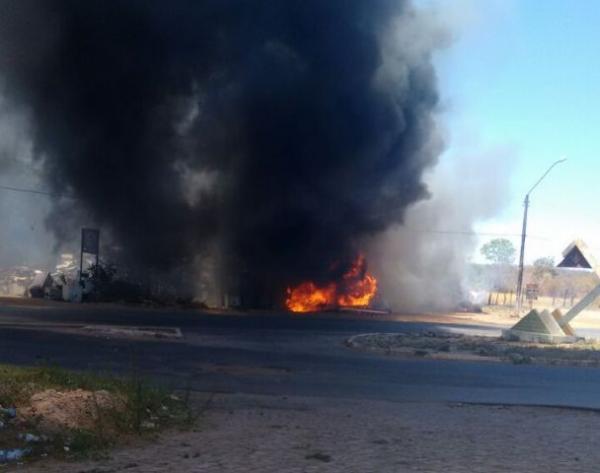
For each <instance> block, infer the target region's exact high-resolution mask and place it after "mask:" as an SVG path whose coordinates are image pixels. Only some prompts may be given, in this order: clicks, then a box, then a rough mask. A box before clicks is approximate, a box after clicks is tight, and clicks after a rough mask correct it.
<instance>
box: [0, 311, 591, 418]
mask: <svg viewBox="0 0 600 473" xmlns="http://www.w3.org/2000/svg"><path fill="white" fill-rule="evenodd" d="M89 324H93V325H107V324H108V325H111V324H112V325H127V326H155V327H179V328H180V329H181V331H182V333H183V338H181V339H175V340H174V339H139V338H138V339H132V338H118V337H116V338H115V337H110V338H109V337H105V336H99V335H98V334H89V333H85V332H83V331H81V330H79V329H78V328H77V327H80V326H82V325H89ZM473 328H474V327H472V326H469V327H467V326H450V325H436V324H423V323H418V324H417V323H414V324H413V323H402V322H388V321H385V322H382V321H374V320H355V319H347V318H344V317H342V316H337V315H334V316H327V317H323V316H319V317H313V316H290V315H287V314H269V315H241V316H234V315H214V314H212V315H211V314H203V313H201V312H198V311H183V310H132V309H125V308H119V307H114V308H102V309H97V308H94V306H81V307H65V308H63V307H39V308H33V307H12V306H0V362H10V363H18V364H23V365H31V364H40V363H47V364H56V365H60V366H64V367H67V368H74V369H91V370H95V371H101V372H115V373H119V374H132V373H134V374H141V375H143V376H145V377H149V378H152V379H154V380H156V381H158V382H160V383H164V384H166V385H168V386H169V387H174V388H180V389H191V390H199V391H209V392H242V393H256V394H269V395H277V396H289V395H300V396H319V397H340V398H360V399H382V400H392V401H404V402H407V401H408V402H410V401H444V402H446V401H453V402H474V403H506V404H524V405H551V406H571V407H583V408H594V409H597V408H600V370H598V369H593V368H572V367H550V366H536V365H511V364H501V363H493V362H489V363H475V362H459V361H433V360H420V359H411V360H403V359H397V358H391V357H385V356H378V355H373V354H366V353H359V352H355V351H352V350H349V349H347V348H346V347H345V346H344V344H343V343H344V340H346V339H347V338H348V337H350V336H352V335H355V334H358V333H369V332H408V331H414V330H473ZM475 329H478V330H480V331H483V332H487V333H490V334H491V333H496V332H497V329H496V330H494V329H492V328H491V327H485V326H480V327H475Z"/></svg>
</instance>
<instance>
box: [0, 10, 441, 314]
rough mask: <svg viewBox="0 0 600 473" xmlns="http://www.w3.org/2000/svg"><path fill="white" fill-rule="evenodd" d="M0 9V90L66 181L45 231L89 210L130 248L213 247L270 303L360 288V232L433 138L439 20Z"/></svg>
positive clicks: (203, 253) (72, 222)
mask: <svg viewBox="0 0 600 473" xmlns="http://www.w3.org/2000/svg"><path fill="white" fill-rule="evenodd" d="M2 10H3V11H2V15H0V81H1V83H2V93H3V94H4V96H5V97H4V98H5V100H6V101H7V103H10V104H11V105H12V106H14V107H16V108H20V109H24V110H27V114H28V117H29V121H30V123H29V128H30V131H31V139H32V141H33V146H32V148H33V149H34V150H35V151H36V153H37V155H38V158H39V162H40V163H41V166H42V168H43V172H44V175H45V176H46V179H47V186H48V187H49V188H50V190H51V191H52V192H53V193H55V194H58V195H62V194H64V190H65V189H68V194H69V196H70V198H61V197H57V198H56V199H55V207H54V211H53V212H54V213H53V215H51V216H50V218H49V219H48V222H49V225H50V227H51V228H52V230H53V231H54V233H55V234H56V236H57V238H58V240H59V241H64V240H65V238H66V235H73V234H76V232H77V231H78V228H79V227H80V226H82V224H88V223H94V225H95V226H98V227H101V228H103V229H105V231H106V234H107V235H110V236H111V238H112V240H113V242H114V243H115V245H118V246H119V247H120V248H123V251H122V253H121V254H122V255H123V259H129V260H130V261H123V262H124V263H125V264H127V265H129V264H131V265H135V266H136V267H139V268H148V269H151V270H160V271H164V272H165V274H167V273H168V272H169V271H173V270H174V268H179V267H191V266H194V265H196V266H200V268H197V269H198V272H202V271H206V267H207V265H208V263H207V262H206V261H208V260H210V261H211V262H215V261H216V262H217V263H216V264H215V265H214V266H215V270H214V272H213V277H214V279H215V281H216V282H215V284H213V287H218V286H221V287H222V286H224V285H226V284H225V283H224V282H223V281H224V280H226V279H227V275H229V274H231V273H239V274H242V273H243V274H245V275H246V276H245V279H246V280H248V281H250V283H251V284H252V292H254V293H260V294H262V295H265V296H266V297H262V296H261V297H256V298H255V299H256V300H261V301H264V300H270V301H271V303H272V304H271V305H273V304H276V303H277V302H283V299H285V298H286V294H287V299H288V301H289V302H288V305H290V304H291V305H292V306H295V304H296V302H294V301H296V300H297V299H299V298H300V299H301V298H302V297H301V296H300V295H301V294H305V293H308V294H309V299H310V298H312V299H314V302H309V303H307V304H308V305H307V306H303V305H302V304H304V303H301V305H300V307H301V308H303V307H314V306H329V305H334V306H337V305H364V304H368V303H369V301H370V300H371V298H372V297H373V296H372V294H374V292H375V290H376V281H375V278H374V277H373V276H372V275H371V274H369V273H368V272H367V271H366V266H365V264H366V263H365V262H364V258H360V259H359V264H358V266H355V267H357V268H358V269H356V271H358V272H357V273H356V274H355V273H354V272H353V271H355V270H354V269H352V268H354V267H353V266H352V262H353V260H354V259H355V257H356V255H357V254H359V253H360V252H361V250H365V248H364V247H363V245H362V243H361V242H362V241H363V240H364V239H365V238H367V237H370V236H373V235H375V234H377V233H378V232H382V231H384V230H385V229H386V228H389V227H390V226H392V225H395V224H399V223H402V222H403V219H404V215H405V210H406V208H407V207H408V206H409V205H411V204H412V203H414V202H416V201H418V200H420V199H424V198H427V196H428V193H427V190H426V188H425V186H424V184H423V183H422V174H423V172H424V171H425V170H426V169H428V168H429V167H431V166H432V165H433V164H435V162H436V160H437V156H438V155H439V152H440V150H441V144H440V142H439V138H438V136H437V132H436V125H435V111H436V107H437V103H438V94H437V85H436V77H435V72H434V68H433V65H432V60H431V56H432V53H433V51H434V50H435V48H436V47H437V46H438V45H439V43H440V41H441V40H443V35H440V34H439V33H440V32H439V31H437V30H435V29H434V28H433V27H432V24H431V22H430V21H428V19H427V18H425V17H424V16H423V14H421V13H420V12H419V11H418V10H417V9H415V7H413V5H412V3H411V2H410V1H409V0H395V1H390V0H327V1H323V0H306V1H302V2H293V1H275V2H274V1H270V0H256V1H253V2H246V1H242V0H219V1H211V0H209V1H201V2H189V1H185V0H175V1H172V2H169V4H168V6H167V5H166V3H165V2H164V0H146V1H143V2H138V1H129V0H115V1H111V2H81V1H74V0H55V1H52V2H47V1H45V0H5V1H3V3H2ZM84 216H85V217H84ZM197 261H198V263H197V264H196V262H197ZM336 262H345V263H343V264H342V263H339V268H338V270H337V271H338V272H339V274H340V275H343V276H340V277H339V278H333V279H332V278H331V277H330V276H331V274H330V273H331V271H330V268H331V267H332V266H333V265H335V264H336ZM211 264H212V263H211ZM344 266H345V267H344ZM303 281H313V282H303ZM288 288H290V289H289V291H287V292H286V290H287V289H288ZM224 290H227V288H225V289H224ZM261 304H264V303H263V302H261Z"/></svg>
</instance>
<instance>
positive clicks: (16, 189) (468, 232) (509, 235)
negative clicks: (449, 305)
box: [0, 185, 550, 241]
mask: <svg viewBox="0 0 600 473" xmlns="http://www.w3.org/2000/svg"><path fill="white" fill-rule="evenodd" d="M0 189H3V190H7V191H13V192H23V193H27V194H38V195H47V196H50V197H69V196H65V195H61V194H54V193H52V192H47V191H40V190H36V189H25V188H21V187H11V186H4V185H0ZM69 198H72V197H69ZM402 229H403V231H407V232H413V233H431V234H439V235H464V236H484V237H505V238H521V234H520V233H491V232H474V231H472V230H436V229H432V230H427V229H415V228H410V227H403V228H402ZM527 236H528V237H529V238H534V239H538V240H547V241H550V238H546V237H542V236H535V235H527Z"/></svg>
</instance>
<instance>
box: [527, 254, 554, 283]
mask: <svg viewBox="0 0 600 473" xmlns="http://www.w3.org/2000/svg"><path fill="white" fill-rule="evenodd" d="M557 274H558V273H557V272H556V269H555V268H554V258H552V257H551V256H545V257H543V258H538V259H536V260H535V261H534V262H533V277H534V279H535V280H536V281H538V282H540V281H542V280H543V279H544V278H546V277H548V278H553V277H555V276H556V275H557Z"/></svg>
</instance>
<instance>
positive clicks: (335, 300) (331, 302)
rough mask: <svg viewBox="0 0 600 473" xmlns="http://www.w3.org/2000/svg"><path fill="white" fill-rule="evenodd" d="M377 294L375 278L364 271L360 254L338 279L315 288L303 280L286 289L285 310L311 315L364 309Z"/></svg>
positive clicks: (363, 261) (364, 264)
mask: <svg viewBox="0 0 600 473" xmlns="http://www.w3.org/2000/svg"><path fill="white" fill-rule="evenodd" d="M376 293H377V279H375V277H374V276H373V275H372V274H370V273H369V272H368V271H367V263H366V260H365V257H364V256H363V255H359V256H358V258H357V259H356V261H355V262H354V264H353V265H352V267H351V268H350V269H349V270H348V271H346V272H345V273H344V274H343V275H342V277H341V279H340V280H338V281H332V282H329V283H326V284H325V285H322V286H317V285H316V284H315V283H314V282H313V281H306V282H303V283H301V284H299V285H298V286H295V287H294V288H291V287H290V288H288V289H287V298H286V301H285V304H286V307H287V308H288V309H289V310H291V311H292V312H312V311H316V310H323V309H332V308H338V307H367V306H368V305H369V303H370V302H371V300H372V299H373V297H375V294H376Z"/></svg>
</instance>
